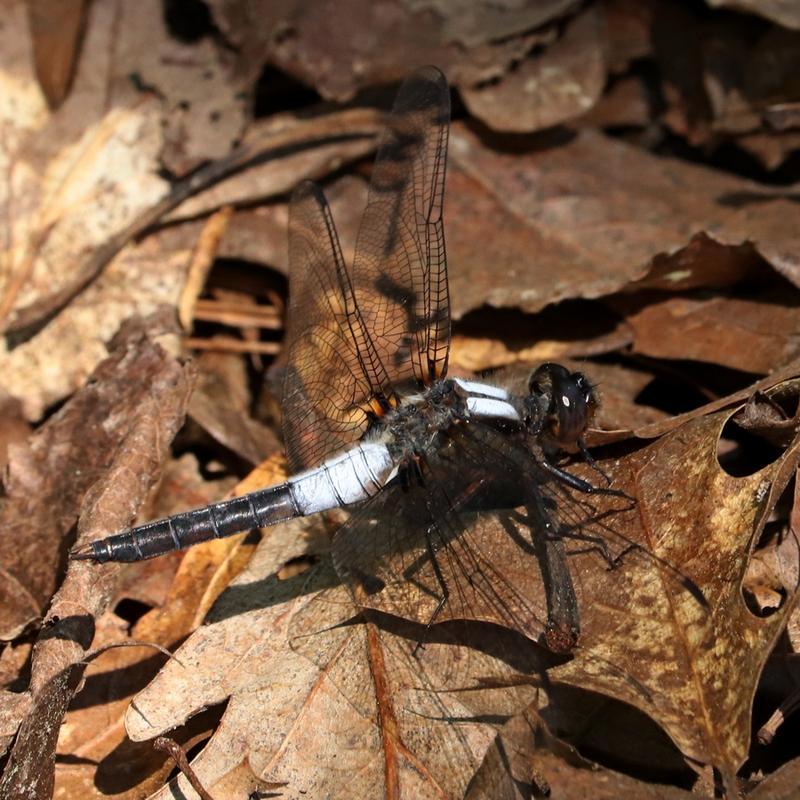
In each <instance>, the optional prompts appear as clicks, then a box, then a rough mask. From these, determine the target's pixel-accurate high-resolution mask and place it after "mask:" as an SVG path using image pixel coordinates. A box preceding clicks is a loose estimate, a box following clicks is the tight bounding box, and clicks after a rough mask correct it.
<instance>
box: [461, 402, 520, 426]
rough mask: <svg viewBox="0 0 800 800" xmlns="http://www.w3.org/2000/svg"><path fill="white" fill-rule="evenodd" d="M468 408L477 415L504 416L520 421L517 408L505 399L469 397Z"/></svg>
mask: <svg viewBox="0 0 800 800" xmlns="http://www.w3.org/2000/svg"><path fill="white" fill-rule="evenodd" d="M467 408H468V409H469V412H470V414H474V415H475V416H476V417H503V418H505V419H513V420H516V421H519V414H518V413H517V409H516V408H514V406H512V405H511V403H506V402H504V401H503V400H495V399H494V398H491V397H468V398H467Z"/></svg>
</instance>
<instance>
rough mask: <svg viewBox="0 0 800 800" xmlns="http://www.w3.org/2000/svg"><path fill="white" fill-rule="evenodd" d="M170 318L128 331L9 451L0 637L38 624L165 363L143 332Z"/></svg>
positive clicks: (0, 557) (0, 512)
mask: <svg viewBox="0 0 800 800" xmlns="http://www.w3.org/2000/svg"><path fill="white" fill-rule="evenodd" d="M170 323H171V324H172V326H173V331H174V330H176V327H175V322H174V320H171V318H170V316H169V315H167V316H164V315H161V316H158V315H156V316H155V317H154V318H151V319H150V320H147V321H142V320H139V321H138V322H132V323H130V324H128V325H127V326H126V328H125V330H124V332H122V333H120V334H119V336H118V338H117V339H116V340H115V342H114V344H113V346H112V352H111V355H110V356H109V357H108V358H107V359H106V360H105V361H104V362H102V363H101V364H100V365H98V367H97V370H96V371H95V373H94V375H93V380H91V381H90V382H89V384H88V385H87V386H86V387H85V388H84V389H83V390H81V391H79V392H78V393H77V394H76V395H75V396H74V397H73V398H72V399H71V400H70V401H69V402H68V403H67V404H66V405H65V406H64V407H63V408H62V409H61V410H60V411H58V412H57V413H56V414H55V415H53V416H52V417H51V418H50V419H49V420H48V422H47V423H46V424H45V425H43V426H42V427H41V428H39V430H38V431H37V432H36V433H35V434H34V435H33V436H32V437H31V439H30V440H29V441H28V442H27V443H26V444H24V445H17V446H15V447H13V448H12V451H11V459H10V462H9V467H8V473H7V476H6V481H5V492H6V497H5V498H4V502H3V504H2V509H0V516H2V525H3V529H4V530H5V531H6V534H7V535H5V536H3V537H2V538H0V564H2V565H3V566H2V577H1V578H0V597H1V598H2V601H1V602H0V609H2V611H1V612H0V638H2V639H13V638H15V637H16V636H18V635H19V634H20V632H21V631H22V630H23V629H24V628H25V627H26V626H28V625H30V624H31V623H32V622H33V621H35V620H37V619H38V618H40V617H41V615H42V613H43V611H44V609H45V608H46V606H47V604H48V602H49V601H50V597H51V596H52V594H53V592H54V591H55V589H56V586H57V581H58V578H59V571H60V570H61V564H62V558H63V552H64V550H65V547H66V544H67V542H66V541H65V540H66V537H67V536H68V535H69V534H70V533H71V531H72V530H73V527H74V525H75V522H76V520H77V518H78V514H79V512H80V509H81V507H82V505H83V503H84V502H85V499H86V493H87V491H89V490H90V489H91V487H92V486H93V485H94V484H95V483H96V482H97V481H98V480H99V479H100V478H101V476H103V475H104V474H106V472H107V470H108V469H109V467H110V465H111V463H112V459H114V458H115V457H117V450H118V448H119V447H120V446H121V444H122V442H124V441H125V440H126V437H128V436H129V435H130V429H131V425H133V424H135V421H136V419H137V413H138V410H139V409H140V408H141V407H142V404H143V403H146V401H147V398H149V397H150V396H151V395H152V392H153V389H152V388H151V387H152V384H154V382H155V381H157V380H158V379H159V376H160V374H161V372H162V371H163V370H164V369H165V366H164V365H165V362H167V360H168V357H167V356H166V354H165V353H164V351H163V350H161V348H160V347H158V346H154V345H152V344H148V340H147V338H146V337H147V332H148V331H149V330H152V329H153V327H158V328H160V329H161V330H159V331H158V332H159V333H163V332H165V331H166V326H168V325H170Z"/></svg>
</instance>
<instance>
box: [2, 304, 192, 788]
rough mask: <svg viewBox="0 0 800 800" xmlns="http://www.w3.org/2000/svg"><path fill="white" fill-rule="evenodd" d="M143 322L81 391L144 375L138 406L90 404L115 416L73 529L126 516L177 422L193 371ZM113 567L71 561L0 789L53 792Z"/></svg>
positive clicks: (82, 530)
mask: <svg viewBox="0 0 800 800" xmlns="http://www.w3.org/2000/svg"><path fill="white" fill-rule="evenodd" d="M151 324H152V321H151ZM147 330H148V327H147V323H143V322H142V321H141V320H135V321H132V322H131V323H130V324H129V325H128V326H127V327H126V329H125V330H124V331H122V332H121V333H120V335H119V336H118V337H117V339H116V340H115V344H116V346H117V348H118V351H117V352H115V353H114V355H112V356H111V357H110V358H109V359H108V360H107V361H106V362H104V363H103V364H101V365H100V367H99V368H98V370H97V373H96V376H95V377H96V381H97V382H96V384H95V385H93V386H89V387H87V388H86V389H85V390H84V395H85V394H86V393H87V392H88V393H89V394H90V396H91V395H93V394H96V395H98V396H100V397H102V396H103V388H104V387H106V389H107V387H108V386H109V385H112V386H116V390H117V393H118V394H121V393H122V392H123V391H125V389H124V388H122V387H120V386H119V382H120V373H124V375H125V377H126V378H128V380H129V379H130V374H129V373H130V368H131V366H138V370H139V372H141V373H142V375H143V376H144V377H145V380H144V381H143V382H138V383H133V382H131V383H130V386H129V388H128V389H127V391H128V392H134V393H136V394H137V396H138V405H137V411H136V412H133V411H129V412H128V413H125V414H119V413H118V412H119V409H118V408H117V407H116V406H115V408H114V413H113V414H112V413H111V411H109V410H108V409H107V410H106V413H105V415H104V416H101V414H100V413H98V411H97V410H96V409H93V411H92V412H87V413H88V414H89V416H90V419H91V421H92V423H93V424H95V425H102V423H103V421H105V422H106V423H107V422H108V421H109V418H110V417H114V419H115V420H118V421H117V423H116V424H117V429H118V433H117V435H116V436H115V437H114V438H109V440H108V441H107V443H106V449H107V451H108V452H107V453H106V460H105V462H104V469H103V470H102V471H100V470H96V471H95V472H94V473H93V474H92V485H91V489H90V491H89V492H88V493H86V494H85V497H83V498H82V502H81V517H80V520H79V522H78V531H79V536H86V537H87V538H88V537H90V536H95V537H96V536H99V535H102V533H105V532H106V531H108V530H117V529H120V528H124V527H126V526H127V525H128V524H130V522H131V521H132V519H133V517H134V515H135V511H136V508H137V507H138V505H140V504H141V502H142V501H143V500H144V498H145V496H146V492H147V489H148V485H149V482H150V480H151V476H152V474H153V473H154V472H155V471H156V470H157V469H158V465H159V464H160V462H161V461H162V460H163V459H164V457H165V455H166V448H167V447H168V444H169V442H170V441H171V440H172V437H173V436H174V435H175V432H176V431H177V429H178V427H179V426H180V425H181V424H182V421H183V416H184V414H185V410H186V404H187V402H188V397H189V392H190V390H191V370H190V369H188V368H187V367H185V366H182V365H180V364H179V363H177V362H176V361H175V359H173V358H171V357H170V356H168V355H167V354H166V353H165V352H164V351H163V350H162V349H161V348H160V347H158V345H155V344H154V343H153V342H151V341H150V340H148V338H147V333H146V332H147ZM117 399H119V398H117ZM82 444H83V443H82V442H80V443H79V442H78V441H77V440H72V441H70V442H68V443H67V444H65V445H62V447H63V448H64V449H69V448H72V449H74V450H78V449H80V447H81V445H82ZM36 497H37V498H38V500H39V502H45V501H43V499H42V498H41V497H39V496H38V495H36ZM49 510H51V511H52V506H50V509H49ZM28 538H30V537H28ZM22 541H23V542H25V541H27V540H22ZM4 563H5V561H4ZM118 571H119V568H118V567H112V568H111V569H107V570H105V571H104V572H103V573H102V574H100V575H98V574H96V572H94V573H93V571H92V570H91V568H90V567H89V565H87V564H81V563H80V562H73V563H72V564H71V565H70V567H69V569H68V571H67V575H66V577H65V579H64V582H63V583H62V584H61V586H60V588H59V590H58V592H57V593H56V595H55V597H54V598H53V601H52V603H51V604H50V607H49V610H48V615H47V617H46V619H45V623H44V625H43V629H42V631H41V633H40V635H39V637H38V640H37V643H36V646H35V648H34V653H33V663H32V667H31V681H30V692H31V708H30V710H29V712H28V714H27V715H26V717H25V719H24V720H23V721H22V725H21V727H20V730H19V733H18V734H17V738H16V740H15V742H14V746H13V748H12V751H11V755H10V756H9V760H8V762H7V764H6V766H5V770H4V773H3V776H2V778H1V779H0V795H2V796H4V797H25V798H31V799H33V798H42V799H43V800H44V798H49V797H51V796H52V792H53V781H54V772H55V754H56V741H57V738H58V735H59V731H60V728H61V723H62V721H63V717H64V714H65V713H66V710H67V705H68V704H69V702H70V701H71V699H72V696H73V694H74V693H75V690H76V689H77V687H78V684H79V682H80V680H81V676H82V675H83V666H84V665H83V658H84V657H85V655H86V651H87V649H88V647H89V645H90V643H91V640H92V637H93V633H94V619H95V617H96V616H97V615H99V614H100V613H101V612H102V610H103V609H104V608H105V607H106V606H107V604H108V602H109V599H110V598H111V596H112V594H113V586H114V581H115V578H116V575H117V573H118Z"/></svg>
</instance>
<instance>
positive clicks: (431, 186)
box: [353, 67, 450, 385]
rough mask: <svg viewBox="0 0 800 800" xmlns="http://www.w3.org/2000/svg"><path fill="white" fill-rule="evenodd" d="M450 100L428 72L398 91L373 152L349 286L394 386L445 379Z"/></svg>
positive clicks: (441, 81) (443, 84)
mask: <svg viewBox="0 0 800 800" xmlns="http://www.w3.org/2000/svg"><path fill="white" fill-rule="evenodd" d="M449 123H450V94H449V91H448V88H447V80H446V79H445V77H444V75H443V74H442V73H441V72H440V71H439V70H438V69H436V68H435V67H424V68H422V69H420V70H417V71H416V72H415V73H414V74H413V75H411V76H410V77H409V78H408V79H407V80H406V81H405V83H403V85H402V86H401V88H400V90H399V92H398V95H397V100H396V101H395V104H394V107H393V109H392V113H391V115H390V117H389V120H388V123H387V127H386V131H385V133H384V135H383V139H382V140H381V144H380V146H379V148H378V154H377V156H376V159H375V167H374V169H373V173H372V181H371V183H370V190H369V198H368V201H367V208H366V211H365V212H364V217H363V219H362V221H361V227H360V229H359V234H358V239H357V243H356V255H355V263H354V268H353V282H354V285H355V290H356V295H357V296H358V298H359V303H360V305H361V308H362V311H363V314H364V318H365V320H366V322H367V325H368V326H369V329H370V331H371V333H372V336H373V340H374V342H375V344H376V347H377V348H378V352H379V354H380V356H381V359H382V360H383V363H384V364H385V365H386V368H387V370H388V372H389V377H390V380H391V381H392V383H393V384H398V383H403V382H405V381H408V380H412V379H415V380H416V382H417V383H418V384H422V385H428V384H430V383H431V382H432V381H433V380H435V379H436V378H437V377H441V376H443V375H444V374H445V372H446V370H447V357H448V352H449V345H450V298H449V294H448V287H447V260H446V254H445V242H444V227H443V222H442V205H443V200H444V181H445V167H446V161H447V138H448V131H449Z"/></svg>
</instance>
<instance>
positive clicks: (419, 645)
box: [412, 525, 450, 656]
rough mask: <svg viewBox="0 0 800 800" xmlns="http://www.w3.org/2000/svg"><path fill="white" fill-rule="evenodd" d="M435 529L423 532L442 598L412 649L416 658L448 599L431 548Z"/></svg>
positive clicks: (436, 560)
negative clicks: (432, 532)
mask: <svg viewBox="0 0 800 800" xmlns="http://www.w3.org/2000/svg"><path fill="white" fill-rule="evenodd" d="M434 528H435V525H431V526H430V527H429V528H428V529H427V530H426V531H425V546H426V547H427V549H428V558H430V560H431V565H432V566H433V574H434V575H435V576H436V581H437V583H438V584H439V587H440V588H441V590H442V596H441V597H440V598H439V602H438V603H437V604H436V608H434V609H433V613H432V614H431V616H430V619H429V620H428V621H427V623H426V624H425V635H424V636H423V637H422V640H421V641H419V642H417V646H416V647H415V648H414V651H413V653H412V655H414V656H416V654H417V652H418V651H419V650H421V649H422V648H423V647H424V646H425V639H427V638H428V632H429V631H430V629H431V626H432V625H433V623H434V622H435V621H436V617H438V616H439V614H441V613H442V609H443V608H444V607H445V604H446V603H447V600H448V599H449V597H450V590H449V589H448V588H447V581H446V580H445V579H444V575H443V574H442V569H441V567H440V566H439V561H438V559H437V558H436V550H435V548H434V546H433V542H432V541H431V531H432V530H433V529H434Z"/></svg>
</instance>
